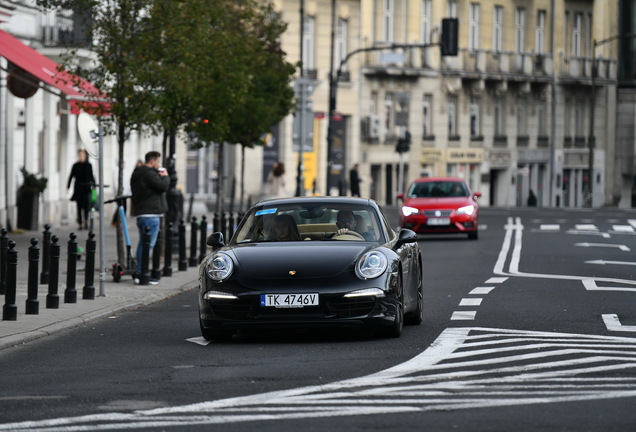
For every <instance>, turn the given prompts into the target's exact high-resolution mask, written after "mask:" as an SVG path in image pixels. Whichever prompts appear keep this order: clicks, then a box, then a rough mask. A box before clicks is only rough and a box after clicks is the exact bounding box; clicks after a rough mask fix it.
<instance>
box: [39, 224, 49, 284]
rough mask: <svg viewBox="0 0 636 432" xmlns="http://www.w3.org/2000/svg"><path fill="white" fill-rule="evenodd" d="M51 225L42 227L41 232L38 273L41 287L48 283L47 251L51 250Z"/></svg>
mask: <svg viewBox="0 0 636 432" xmlns="http://www.w3.org/2000/svg"><path fill="white" fill-rule="evenodd" d="M50 229H51V225H49V224H46V225H44V231H43V232H42V272H41V273H40V283H41V284H42V285H44V284H47V283H48V282H49V251H50V249H51V232H50V231H49V230H50Z"/></svg>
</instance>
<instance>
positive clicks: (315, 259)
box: [229, 240, 373, 279]
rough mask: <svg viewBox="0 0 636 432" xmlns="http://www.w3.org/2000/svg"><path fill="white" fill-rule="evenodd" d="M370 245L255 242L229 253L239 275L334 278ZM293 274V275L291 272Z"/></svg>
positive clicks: (338, 242) (283, 277)
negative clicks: (238, 268)
mask: <svg viewBox="0 0 636 432" xmlns="http://www.w3.org/2000/svg"><path fill="white" fill-rule="evenodd" d="M372 247H373V246H371V245H369V244H368V243H359V242H342V241H337V240H334V241H328V242H312V244H304V242H303V243H299V244H298V245H295V244H293V243H258V244H245V245H238V246H235V247H233V248H231V249H230V250H229V251H230V252H231V253H232V254H233V255H234V258H235V259H236V263H237V264H238V266H239V267H240V269H241V273H242V274H246V275H249V277H250V278H256V279H281V278H282V279H286V278H292V277H293V278H294V279H302V278H316V277H333V276H336V275H338V274H340V273H342V272H344V271H345V270H347V269H350V268H351V267H352V266H353V264H354V262H355V260H356V259H357V258H358V257H359V256H360V254H362V253H363V252H364V251H366V250H367V249H370V248H372ZM290 272H295V273H290Z"/></svg>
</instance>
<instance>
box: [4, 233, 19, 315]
mask: <svg viewBox="0 0 636 432" xmlns="http://www.w3.org/2000/svg"><path fill="white" fill-rule="evenodd" d="M7 246H8V250H7V254H6V258H7V260H6V266H7V268H6V270H7V272H6V277H7V279H6V281H7V286H6V292H5V296H4V306H3V307H2V320H3V321H16V320H17V319H18V306H17V305H16V304H15V289H16V283H17V279H16V275H17V270H18V252H17V251H16V250H15V242H14V241H13V240H9V241H8V243H7Z"/></svg>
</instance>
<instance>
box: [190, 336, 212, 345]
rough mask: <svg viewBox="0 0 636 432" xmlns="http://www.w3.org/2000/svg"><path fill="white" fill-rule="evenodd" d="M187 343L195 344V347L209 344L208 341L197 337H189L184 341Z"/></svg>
mask: <svg viewBox="0 0 636 432" xmlns="http://www.w3.org/2000/svg"><path fill="white" fill-rule="evenodd" d="M186 340H187V341H188V342H192V343H195V344H197V345H202V346H206V345H208V344H209V343H210V341H209V340H205V339H204V338H203V337H201V336H198V337H191V338H189V339H186Z"/></svg>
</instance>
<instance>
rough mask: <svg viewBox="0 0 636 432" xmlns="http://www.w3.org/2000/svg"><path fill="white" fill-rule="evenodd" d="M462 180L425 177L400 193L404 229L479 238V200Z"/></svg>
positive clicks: (478, 194)
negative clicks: (460, 234)
mask: <svg viewBox="0 0 636 432" xmlns="http://www.w3.org/2000/svg"><path fill="white" fill-rule="evenodd" d="M480 196H481V193H479V192H475V193H472V192H471V191H470V188H469V187H468V185H467V184H466V181H464V179H461V178H454V177H423V178H419V179H417V180H415V181H413V183H411V185H410V186H409V188H408V191H407V193H406V194H399V195H398V199H401V200H402V201H403V202H402V207H401V211H400V227H401V228H408V229H410V230H413V231H415V232H416V233H418V234H436V233H465V234H468V238H469V239H473V240H474V239H477V236H478V231H477V217H478V215H479V206H478V205H477V198H478V197H480Z"/></svg>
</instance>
